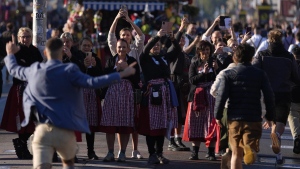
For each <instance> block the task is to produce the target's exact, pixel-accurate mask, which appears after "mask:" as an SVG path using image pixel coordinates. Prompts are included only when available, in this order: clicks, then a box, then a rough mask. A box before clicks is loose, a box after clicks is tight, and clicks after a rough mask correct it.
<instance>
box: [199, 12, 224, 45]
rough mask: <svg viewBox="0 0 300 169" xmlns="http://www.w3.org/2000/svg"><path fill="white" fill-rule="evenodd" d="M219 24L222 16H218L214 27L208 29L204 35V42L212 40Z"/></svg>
mask: <svg viewBox="0 0 300 169" xmlns="http://www.w3.org/2000/svg"><path fill="white" fill-rule="evenodd" d="M219 22H220V16H218V17H217V18H216V19H215V20H214V22H213V24H212V25H211V26H210V27H209V28H208V29H207V31H206V32H205V33H204V34H203V35H202V40H208V39H210V36H211V34H212V32H213V31H214V29H215V27H216V26H217V25H218V24H219ZM208 41H210V40H208Z"/></svg>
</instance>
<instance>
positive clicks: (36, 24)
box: [32, 0, 47, 55]
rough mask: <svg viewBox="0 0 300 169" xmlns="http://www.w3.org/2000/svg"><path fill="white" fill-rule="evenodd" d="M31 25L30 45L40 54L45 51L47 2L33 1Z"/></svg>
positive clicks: (41, 0)
mask: <svg viewBox="0 0 300 169" xmlns="http://www.w3.org/2000/svg"><path fill="white" fill-rule="evenodd" d="M32 16H33V19H32V21H33V23H32V34H33V39H32V44H33V45H34V46H36V47H37V48H38V49H39V50H40V52H41V54H42V55H43V53H44V52H43V51H44V49H45V43H46V40H47V39H46V25H47V0H33V15H32Z"/></svg>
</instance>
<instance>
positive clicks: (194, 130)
mask: <svg viewBox="0 0 300 169" xmlns="http://www.w3.org/2000/svg"><path fill="white" fill-rule="evenodd" d="M211 85H212V82H208V83H201V84H200V85H199V86H197V88H198V87H202V88H204V89H205V90H204V92H205V94H206V98H207V102H208V105H207V107H205V109H204V110H203V111H200V112H196V111H193V110H192V107H193V106H192V104H193V102H189V103H188V109H187V115H186V120H185V126H184V133H183V140H184V141H202V142H205V141H206V140H205V138H206V136H208V135H209V134H210V133H211V132H212V131H210V129H211V128H212V127H211V126H210V125H212V124H213V123H212V120H213V119H214V105H215V98H214V97H213V96H212V95H211V94H210V93H209V91H210V88H211Z"/></svg>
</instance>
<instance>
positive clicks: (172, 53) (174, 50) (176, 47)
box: [165, 35, 181, 61]
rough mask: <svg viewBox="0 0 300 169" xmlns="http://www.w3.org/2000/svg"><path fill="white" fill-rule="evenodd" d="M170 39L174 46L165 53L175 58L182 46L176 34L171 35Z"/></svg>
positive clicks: (172, 58) (170, 59)
mask: <svg viewBox="0 0 300 169" xmlns="http://www.w3.org/2000/svg"><path fill="white" fill-rule="evenodd" d="M170 40H171V42H172V46H174V47H173V48H172V49H171V50H168V52H167V53H166V54H165V57H166V58H167V59H168V60H169V61H172V60H175V59H176V58H177V56H178V53H179V52H180V51H181V47H180V46H179V43H178V41H177V40H176V39H175V38H174V35H171V37H170Z"/></svg>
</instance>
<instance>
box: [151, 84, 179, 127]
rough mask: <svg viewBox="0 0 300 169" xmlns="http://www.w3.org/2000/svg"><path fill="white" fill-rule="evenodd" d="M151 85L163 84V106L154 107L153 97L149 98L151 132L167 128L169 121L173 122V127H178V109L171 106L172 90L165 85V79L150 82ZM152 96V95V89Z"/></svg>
mask: <svg viewBox="0 0 300 169" xmlns="http://www.w3.org/2000/svg"><path fill="white" fill-rule="evenodd" d="M149 83H150V84H163V85H162V87H161V92H162V98H163V99H162V104H161V105H153V104H151V103H150V99H151V97H149V101H148V103H149V104H148V105H149V107H148V108H149V121H150V130H154V129H162V128H167V124H168V123H167V122H168V121H169V120H172V121H173V126H174V127H177V125H178V120H177V112H176V111H177V108H176V107H173V106H172V104H171V97H170V90H169V87H168V86H167V85H165V84H164V83H165V80H164V79H155V80H151V81H149ZM150 94H152V88H151V89H150Z"/></svg>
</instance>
